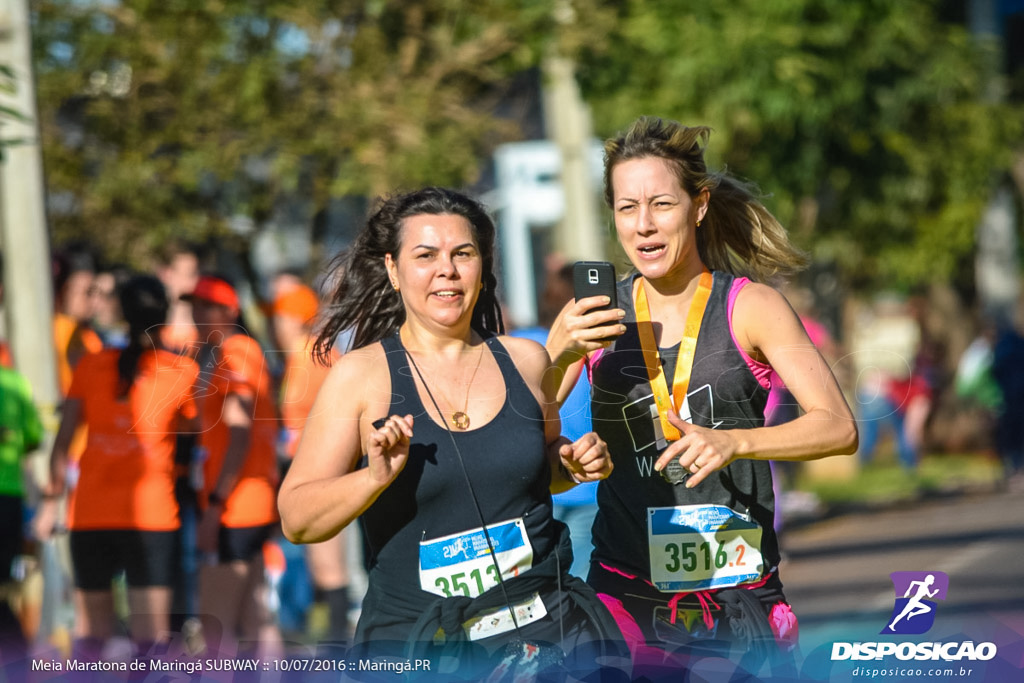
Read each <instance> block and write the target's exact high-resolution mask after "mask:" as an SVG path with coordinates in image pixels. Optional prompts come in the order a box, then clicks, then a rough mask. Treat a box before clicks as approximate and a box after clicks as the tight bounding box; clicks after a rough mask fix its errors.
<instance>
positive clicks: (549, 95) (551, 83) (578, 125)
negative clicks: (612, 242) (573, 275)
mask: <svg viewBox="0 0 1024 683" xmlns="http://www.w3.org/2000/svg"><path fill="white" fill-rule="evenodd" d="M544 76H545V79H546V82H545V84H544V119H545V123H546V127H547V133H548V137H549V138H550V139H551V141H552V142H554V143H555V145H556V146H557V147H558V149H559V151H560V152H561V155H562V167H561V181H562V190H563V192H564V193H565V216H564V217H563V218H562V221H561V222H560V223H559V225H558V226H557V229H556V230H555V234H554V238H555V239H554V247H555V249H556V250H557V251H558V252H559V253H561V254H563V255H565V256H566V257H567V258H568V259H569V260H603V259H604V258H605V253H606V248H605V246H606V245H605V242H606V239H605V234H604V230H603V229H602V227H601V223H600V217H599V212H598V209H597V191H596V185H595V183H594V180H593V176H594V173H593V165H592V163H591V154H590V148H591V144H592V140H593V133H592V126H591V123H590V110H589V109H588V108H587V105H586V104H585V103H584V102H583V98H582V97H581V96H580V91H579V86H578V85H577V84H576V73H575V66H574V64H573V62H572V60H570V59H567V58H565V57H561V56H558V55H553V56H549V57H548V58H547V59H545V60H544Z"/></svg>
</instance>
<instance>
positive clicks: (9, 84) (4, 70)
mask: <svg viewBox="0 0 1024 683" xmlns="http://www.w3.org/2000/svg"><path fill="white" fill-rule="evenodd" d="M16 92H18V83H17V76H16V75H15V73H14V69H12V68H11V67H10V66H8V65H7V64H0V97H8V96H11V95H14V94H15V93H16ZM11 120H24V115H23V114H22V113H21V112H19V111H18V110H17V109H15V108H13V107H10V106H8V105H6V104H3V102H0V131H3V123H4V121H11ZM18 142H19V140H17V139H15V138H10V137H8V136H7V135H6V131H3V133H2V134H0V160H3V158H4V148H6V147H8V146H9V145H16V144H18Z"/></svg>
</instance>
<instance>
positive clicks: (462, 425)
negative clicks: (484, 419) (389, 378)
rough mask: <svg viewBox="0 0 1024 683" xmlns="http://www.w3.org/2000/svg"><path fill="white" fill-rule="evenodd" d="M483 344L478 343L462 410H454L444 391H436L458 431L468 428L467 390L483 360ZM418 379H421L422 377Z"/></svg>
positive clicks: (469, 388) (468, 390)
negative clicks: (478, 346) (478, 352)
mask: <svg viewBox="0 0 1024 683" xmlns="http://www.w3.org/2000/svg"><path fill="white" fill-rule="evenodd" d="M484 346H486V343H482V344H481V345H480V355H479V356H477V359H476V367H475V368H473V374H472V375H470V377H469V384H468V385H467V386H466V400H465V401H463V404H462V405H463V407H462V410H455V408H454V406H452V402H451V401H449V400H448V396H447V395H445V393H444V392H442V391H438V393H439V394H441V398H443V399H444V402H445V403H446V404H448V408H449V410H451V411H452V414H451V418H449V420H448V421H449V422H451V425H452V426H453V427H455V428H456V429H458V430H460V431H466V430H467V429H469V415H468V414H467V412H466V411H468V410H469V392H470V391H471V390H472V389H473V381H474V380H475V379H476V373H477V371H478V370H479V369H480V363H481V362H482V361H483V358H484ZM409 357H410V358H412V354H410V355H409ZM415 362H416V361H415V360H413V363H414V364H415ZM420 379H421V381H422V377H421V378H420ZM424 386H425V385H424ZM441 419H442V420H444V419H445V418H444V415H441Z"/></svg>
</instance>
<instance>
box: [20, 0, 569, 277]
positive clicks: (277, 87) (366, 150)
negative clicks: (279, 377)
mask: <svg viewBox="0 0 1024 683" xmlns="http://www.w3.org/2000/svg"><path fill="white" fill-rule="evenodd" d="M553 29H554V23H553V21H552V16H551V9H550V3H548V2H542V1H541V0H528V1H526V2H516V3H512V2H496V3H466V2H458V1H455V0H401V1H399V0H373V1H368V2H359V1H355V0H302V1H300V2H293V1H291V0H288V1H285V0H245V1H242V0H205V1H204V2H198V1H194V0H172V1H171V2H153V1H151V0H122V1H121V2H117V3H112V2H106V1H102V0H92V1H83V0H38V1H37V2H36V3H35V32H36V34H35V50H36V62H37V69H38V76H39V87H38V92H39V99H40V111H41V118H42V126H43V136H44V155H45V161H46V166H47V169H48V183H49V190H50V192H51V196H54V197H56V198H58V199H59V200H60V201H59V202H58V204H59V205H61V206H70V207H73V210H71V211H66V212H62V213H55V215H54V216H53V222H54V229H55V232H56V235H55V240H56V241H60V240H62V239H66V238H70V237H80V236H85V237H88V238H89V239H92V240H93V241H94V242H97V243H99V244H100V245H101V246H102V247H104V248H105V249H106V250H107V252H108V253H110V254H112V255H114V256H116V257H118V258H124V259H126V260H138V259H139V258H141V257H142V256H143V255H144V254H145V253H146V252H148V250H149V249H150V248H151V247H152V246H154V245H156V244H159V243H160V242H162V241H164V240H165V239H166V238H168V237H169V236H172V235H174V236H183V237H189V238H192V239H201V238H205V237H209V236H211V235H219V234H227V233H225V226H226V224H227V222H228V221H229V219H230V218H231V217H232V216H233V215H236V214H241V215H245V216H247V217H249V218H251V219H252V220H253V222H254V223H255V225H257V226H259V225H261V224H262V223H263V222H264V221H265V220H266V219H267V218H268V216H269V215H270V214H271V212H272V211H273V210H274V208H275V207H276V206H279V205H280V202H281V199H282V198H283V197H289V196H296V195H298V196H301V197H302V198H304V199H309V200H311V201H312V203H313V206H314V208H321V207H323V206H325V205H326V204H327V202H328V201H329V200H330V199H331V198H334V197H339V196H345V195H361V194H368V195H375V194H380V193H385V192H390V191H393V190H395V189H399V188H405V187H411V186H419V185H423V184H449V185H456V186H465V185H467V184H470V183H472V182H474V181H475V180H476V179H477V176H478V173H479V169H480V167H481V164H482V163H483V160H485V159H486V158H487V157H488V156H489V153H490V151H491V150H492V149H493V147H494V146H495V145H496V144H498V143H501V142H504V141H507V140H510V139H514V138H516V137H517V136H518V134H519V132H518V126H517V122H515V121H512V120H508V119H503V118H501V117H499V116H497V115H496V114H495V112H494V108H495V106H496V104H497V102H498V101H499V99H500V98H501V96H502V95H503V94H504V93H505V92H506V90H507V89H508V87H509V84H510V82H511V79H512V76H513V75H515V74H518V73H521V72H523V71H524V70H527V69H530V68H531V67H534V66H535V65H536V64H537V63H538V61H539V59H540V57H541V55H542V54H543V51H544V49H545V46H546V45H547V44H548V43H549V41H550V40H551V39H552V38H553V36H554V34H553ZM570 37H571V36H570ZM567 39H568V38H567Z"/></svg>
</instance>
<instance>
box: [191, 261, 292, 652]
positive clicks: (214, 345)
mask: <svg viewBox="0 0 1024 683" xmlns="http://www.w3.org/2000/svg"><path fill="white" fill-rule="evenodd" d="M186 297H187V299H188V300H189V301H191V303H192V315H193V318H194V319H195V322H196V327H197V329H198V331H199V338H200V340H201V347H200V352H199V357H198V359H199V364H200V368H201V376H200V386H201V392H202V396H203V398H202V401H201V406H200V417H201V420H202V434H201V436H200V444H201V447H202V449H203V452H204V455H205V462H204V463H203V472H202V482H200V483H201V484H202V486H201V488H200V491H201V494H200V499H199V501H200V505H201V506H202V507H203V508H204V509H203V513H202V517H201V519H200V522H199V528H198V539H197V543H198V549H199V551H200V553H201V554H202V556H203V558H204V559H203V562H202V566H201V567H200V570H199V613H200V620H201V622H202V629H203V638H204V639H205V641H206V648H207V652H208V653H210V654H218V653H219V654H221V655H222V656H232V655H234V654H235V652H236V651H235V648H236V646H237V645H238V644H239V643H242V644H243V646H244V647H245V648H246V649H247V650H248V649H252V650H255V649H258V648H260V649H261V652H260V654H264V655H270V654H273V653H275V652H276V651H277V650H278V648H279V645H280V634H279V633H278V631H277V628H276V626H275V625H274V624H273V621H272V619H271V614H270V610H269V605H268V602H267V598H268V595H269V594H268V589H267V584H266V576H265V573H264V566H263V546H264V544H265V543H266V542H267V541H268V540H270V538H271V536H272V534H273V533H274V531H275V530H276V529H278V528H279V525H278V516H277V504H276V497H277V485H278V472H277V459H276V441H277V431H278V425H277V423H278V419H277V408H276V399H275V396H274V392H273V384H272V381H271V378H270V375H269V373H268V372H267V368H266V361H265V358H264V354H263V350H262V349H261V348H260V346H259V344H258V343H257V342H256V340H255V339H253V338H252V337H251V336H249V335H248V334H247V332H246V330H245V328H244V327H243V326H242V325H241V318H240V302H239V299H238V294H237V293H236V291H235V288H234V287H233V286H232V285H231V284H230V283H229V282H228V281H227V280H225V279H223V278H220V277H216V276H212V275H205V276H202V277H200V278H199V281H198V282H197V284H196V287H195V289H194V290H193V291H192V292H191V293H190V294H187V295H186Z"/></svg>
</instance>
